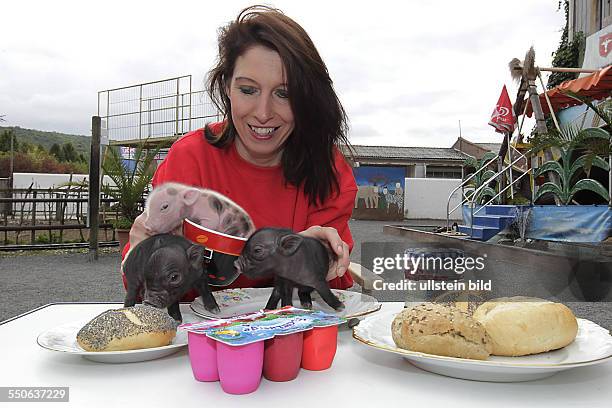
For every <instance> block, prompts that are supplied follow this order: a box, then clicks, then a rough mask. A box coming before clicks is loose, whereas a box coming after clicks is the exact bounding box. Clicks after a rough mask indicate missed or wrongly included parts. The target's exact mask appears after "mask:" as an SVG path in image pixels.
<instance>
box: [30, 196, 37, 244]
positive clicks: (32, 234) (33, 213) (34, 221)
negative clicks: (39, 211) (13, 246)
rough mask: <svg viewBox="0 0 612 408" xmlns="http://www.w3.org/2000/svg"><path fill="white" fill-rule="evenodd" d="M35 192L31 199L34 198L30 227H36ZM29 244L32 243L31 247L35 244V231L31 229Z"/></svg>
mask: <svg viewBox="0 0 612 408" xmlns="http://www.w3.org/2000/svg"><path fill="white" fill-rule="evenodd" d="M37 193H38V192H37V191H36V190H34V195H33V196H32V198H34V201H33V202H32V227H35V226H36V206H37V205H38V203H37V202H36V195H37ZM30 242H31V243H32V245H34V243H35V242H36V230H35V229H32V233H31V236H30Z"/></svg>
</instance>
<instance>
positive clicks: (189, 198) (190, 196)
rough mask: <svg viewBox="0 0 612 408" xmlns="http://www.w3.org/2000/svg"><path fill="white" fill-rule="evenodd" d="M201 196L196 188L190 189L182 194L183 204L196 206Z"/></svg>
mask: <svg viewBox="0 0 612 408" xmlns="http://www.w3.org/2000/svg"><path fill="white" fill-rule="evenodd" d="M199 196H200V192H199V191H198V190H197V189H195V188H188V189H187V190H185V191H183V192H182V193H181V197H182V198H183V202H184V203H185V204H186V205H188V206H191V205H194V204H195V202H196V201H198V198H199Z"/></svg>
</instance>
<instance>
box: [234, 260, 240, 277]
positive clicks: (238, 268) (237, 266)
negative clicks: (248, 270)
mask: <svg viewBox="0 0 612 408" xmlns="http://www.w3.org/2000/svg"><path fill="white" fill-rule="evenodd" d="M234 268H236V271H238V273H242V262H240V258H238V259H236V260H235V261H234Z"/></svg>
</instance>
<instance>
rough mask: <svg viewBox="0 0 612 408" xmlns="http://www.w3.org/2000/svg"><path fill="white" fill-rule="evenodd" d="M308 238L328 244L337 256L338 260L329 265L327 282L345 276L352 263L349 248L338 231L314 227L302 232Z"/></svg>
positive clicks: (330, 228)
mask: <svg viewBox="0 0 612 408" xmlns="http://www.w3.org/2000/svg"><path fill="white" fill-rule="evenodd" d="M300 234H301V235H304V236H306V237H311V238H316V239H318V240H320V241H323V242H325V243H327V245H328V246H329V247H330V248H331V250H332V251H333V252H334V253H335V254H336V256H337V257H338V260H337V261H335V262H332V263H331V264H330V265H329V271H328V272H327V277H326V278H325V279H326V280H328V281H330V280H332V279H334V278H337V277H340V276H343V275H344V274H345V273H346V271H347V269H348V267H349V264H350V262H351V260H350V258H349V255H350V254H349V246H348V244H347V243H346V242H344V241H343V240H342V238H340V235H338V231H337V230H336V229H335V228H332V227H321V226H318V225H314V226H312V227H310V228H308V229H307V230H305V231H302V232H300Z"/></svg>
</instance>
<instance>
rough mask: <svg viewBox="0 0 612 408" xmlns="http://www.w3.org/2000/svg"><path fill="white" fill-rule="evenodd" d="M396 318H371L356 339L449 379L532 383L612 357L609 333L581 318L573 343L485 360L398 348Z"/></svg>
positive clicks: (391, 314)
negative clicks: (394, 328)
mask: <svg viewBox="0 0 612 408" xmlns="http://www.w3.org/2000/svg"><path fill="white" fill-rule="evenodd" d="M396 315H397V312H387V313H380V314H376V315H374V316H369V317H368V318H366V319H364V320H363V321H362V322H361V323H360V324H359V326H356V327H355V328H354V329H353V337H354V338H355V339H357V340H358V341H360V342H362V343H364V344H366V345H368V346H371V347H374V348H377V349H379V350H384V351H388V352H391V353H396V354H400V355H402V356H403V357H404V358H405V359H407V360H408V361H410V363H412V364H413V365H415V366H417V367H419V368H421V369H423V370H426V371H430V372H432V373H436V374H441V375H446V376H449V377H456V378H463V379H466V380H476V381H493V382H519V381H531V380H536V379H540V378H546V377H550V376H551V375H554V374H556V373H558V372H560V371H564V370H568V369H570V368H574V367H583V366H588V365H592V364H600V363H603V362H605V361H610V357H612V336H610V333H609V332H608V331H607V330H606V329H604V328H603V327H601V326H598V325H597V324H595V323H593V322H591V321H589V320H585V319H578V335H577V336H576V340H574V342H573V343H571V344H570V345H568V346H567V347H564V348H562V349H559V350H554V351H549V352H548V353H541V354H534V355H530V356H523V357H499V356H491V357H489V359H488V360H485V361H481V360H470V359H462V358H455V357H445V356H436V355H433V354H426V353H419V352H414V351H409V350H404V349H401V348H398V347H396V346H395V343H394V342H393V338H392V337H391V322H393V318H394V317H395V316H396Z"/></svg>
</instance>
